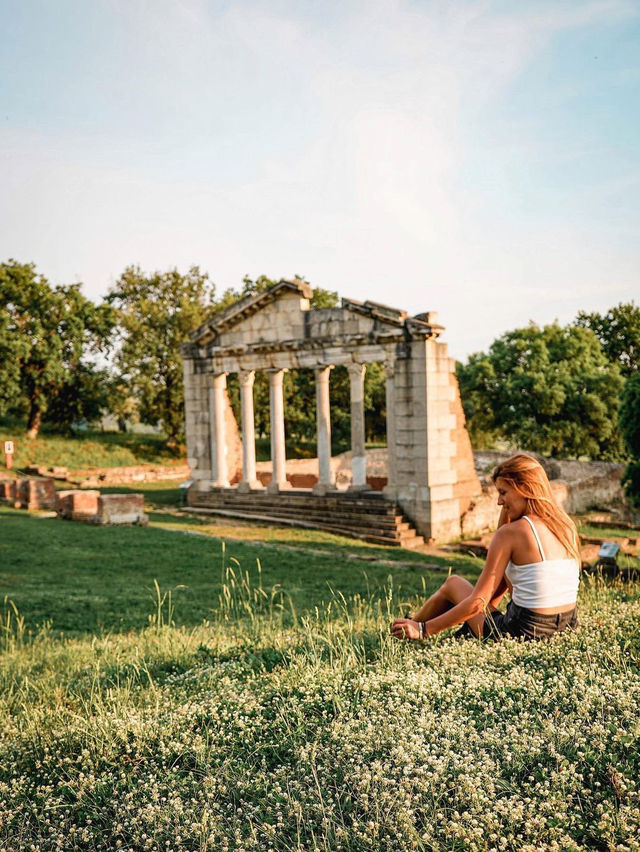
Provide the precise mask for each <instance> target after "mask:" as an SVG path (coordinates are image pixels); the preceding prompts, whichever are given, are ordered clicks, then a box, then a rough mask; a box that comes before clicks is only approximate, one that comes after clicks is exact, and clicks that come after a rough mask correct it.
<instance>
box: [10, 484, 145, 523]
mask: <svg viewBox="0 0 640 852" xmlns="http://www.w3.org/2000/svg"><path fill="white" fill-rule="evenodd" d="M0 503H6V504H8V505H9V506H12V507H13V508H15V509H27V510H29V511H37V510H41V511H42V510H44V511H47V510H49V511H55V512H56V514H57V515H58V517H59V518H63V519H64V520H70V521H84V522H85V523H90V524H99V525H116V524H138V525H144V524H146V523H147V516H146V515H145V513H144V494H101V493H100V492H99V491H90V490H87V489H73V490H67V491H56V488H55V483H54V481H53V479H50V478H40V479H37V478H24V479H3V480H0Z"/></svg>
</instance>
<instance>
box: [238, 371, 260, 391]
mask: <svg viewBox="0 0 640 852" xmlns="http://www.w3.org/2000/svg"><path fill="white" fill-rule="evenodd" d="M255 378H256V371H255V370H238V380H239V382H240V384H241V386H242V387H243V388H251V387H253V383H254V381H255Z"/></svg>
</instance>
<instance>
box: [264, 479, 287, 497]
mask: <svg viewBox="0 0 640 852" xmlns="http://www.w3.org/2000/svg"><path fill="white" fill-rule="evenodd" d="M281 491H291V483H290V482H289V480H288V479H287V480H285V481H284V482H270V483H269V484H268V485H267V494H279V493H280V492H281Z"/></svg>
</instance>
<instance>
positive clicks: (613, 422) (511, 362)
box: [459, 323, 623, 458]
mask: <svg viewBox="0 0 640 852" xmlns="http://www.w3.org/2000/svg"><path fill="white" fill-rule="evenodd" d="M459 374H460V378H461V387H462V390H463V395H462V402H463V405H464V406H465V414H466V416H467V420H468V422H469V423H470V425H471V430H472V432H473V429H474V428H479V429H481V430H484V431H487V430H496V432H497V433H498V434H500V435H501V436H502V437H504V438H506V439H508V440H510V441H512V442H513V443H515V444H517V446H519V447H521V448H523V449H528V450H533V451H537V452H539V453H542V454H544V455H552V456H576V457H579V456H589V457H596V458H619V457H620V454H621V452H622V446H621V442H620V436H619V433H618V423H617V412H618V397H619V393H620V389H621V387H622V383H623V382H622V378H621V376H620V369H619V367H618V366H617V365H615V364H611V363H610V362H609V361H608V359H607V357H606V355H605V354H604V352H603V351H602V347H601V346H600V343H599V341H598V339H597V337H596V336H595V334H594V333H593V332H592V331H591V330H590V329H587V328H583V327H578V326H567V327H564V328H563V327H561V326H560V325H558V324H557V323H554V324H552V325H547V326H545V327H544V328H538V326H536V325H534V324H531V325H529V326H528V327H527V328H522V329H516V330H515V331H511V332H508V333H507V334H504V335H503V336H502V337H500V338H498V339H497V340H495V341H494V342H493V343H492V344H491V346H490V348H489V352H488V353H486V354H484V353H477V354H475V355H472V356H471V357H470V358H469V362H468V364H467V365H463V366H461V368H460V370H459ZM474 421H475V422H474ZM476 424H477V426H476Z"/></svg>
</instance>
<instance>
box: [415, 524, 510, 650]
mask: <svg viewBox="0 0 640 852" xmlns="http://www.w3.org/2000/svg"><path fill="white" fill-rule="evenodd" d="M512 549H513V532H512V529H510V525H509V524H507V525H505V526H503V528H501V529H499V530H498V531H497V532H496V534H495V535H494V536H493V538H492V539H491V544H490V545H489V551H488V553H487V560H486V562H485V563H484V568H483V569H482V573H481V574H480V576H479V577H478V581H477V583H476V584H475V586H474V588H473V591H472V592H471V594H470V595H469V596H468V597H467V598H465V599H464V600H463V601H460V603H459V604H456V605H455V606H454V607H452V608H451V609H449V610H447V611H446V612H443V613H442V615H438V616H436V617H435V618H431V619H429V621H425V623H424V635H425V636H433V635H434V634H435V633H440V631H441V630H446V629H447V627H452V626H453V625H454V624H461V623H462V622H464V621H468V620H469V619H470V618H473V616H474V615H478V613H480V612H482V611H483V610H485V609H488V608H489V605H490V604H491V603H493V601H495V600H498V601H499V600H500V599H501V598H502V596H503V595H504V593H505V592H506V583H505V579H504V572H505V570H506V567H507V564H508V562H509V559H510V558H511V551H512ZM494 605H495V604H494Z"/></svg>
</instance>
